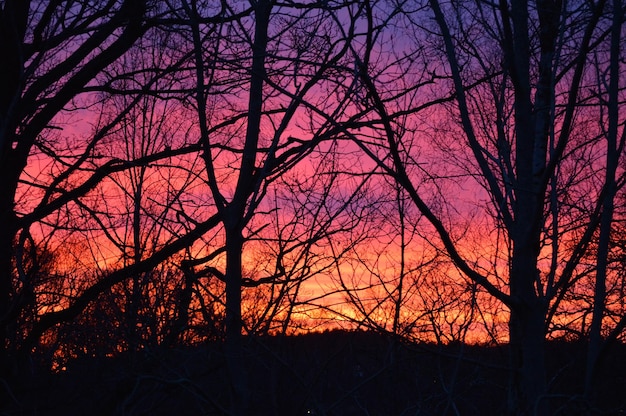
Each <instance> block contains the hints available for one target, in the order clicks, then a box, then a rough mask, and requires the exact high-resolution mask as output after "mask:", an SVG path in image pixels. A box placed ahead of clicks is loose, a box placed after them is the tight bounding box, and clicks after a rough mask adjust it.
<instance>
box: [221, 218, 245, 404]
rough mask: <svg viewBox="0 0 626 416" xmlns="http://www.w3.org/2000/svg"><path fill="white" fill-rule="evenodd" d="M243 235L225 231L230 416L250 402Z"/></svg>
mask: <svg viewBox="0 0 626 416" xmlns="http://www.w3.org/2000/svg"><path fill="white" fill-rule="evenodd" d="M242 252H243V236H242V235H241V231H240V230H238V229H236V230H228V229H227V230H226V275H225V278H226V318H225V324H226V340H225V347H226V362H227V365H228V372H229V376H230V383H231V388H232V394H233V397H232V403H231V414H233V415H242V416H243V415H245V414H247V410H248V405H249V402H250V389H249V386H248V375H247V373H246V369H245V365H244V362H243V360H244V358H245V357H244V348H243V337H242V334H241V331H242V326H243V325H242V318H241V288H242V284H241V281H242V276H241V271H242V266H243V265H242Z"/></svg>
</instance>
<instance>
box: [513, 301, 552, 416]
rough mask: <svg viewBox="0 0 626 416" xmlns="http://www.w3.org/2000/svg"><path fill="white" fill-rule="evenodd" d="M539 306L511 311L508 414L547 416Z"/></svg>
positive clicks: (542, 327) (542, 328) (542, 335)
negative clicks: (510, 381) (510, 382)
mask: <svg viewBox="0 0 626 416" xmlns="http://www.w3.org/2000/svg"><path fill="white" fill-rule="evenodd" d="M543 309H544V308H543V307H542V306H541V305H540V304H537V303H535V304H530V305H522V306H519V307H517V308H515V309H513V310H511V319H510V321H509V337H510V349H511V350H510V360H511V366H512V373H511V376H512V385H511V388H510V391H509V395H510V397H509V413H510V414H511V415H533V416H540V415H548V414H549V408H548V402H547V401H546V400H544V396H545V395H546V392H547V386H546V374H545V345H544V337H545V332H544V328H545V324H544V316H545V315H544V313H543Z"/></svg>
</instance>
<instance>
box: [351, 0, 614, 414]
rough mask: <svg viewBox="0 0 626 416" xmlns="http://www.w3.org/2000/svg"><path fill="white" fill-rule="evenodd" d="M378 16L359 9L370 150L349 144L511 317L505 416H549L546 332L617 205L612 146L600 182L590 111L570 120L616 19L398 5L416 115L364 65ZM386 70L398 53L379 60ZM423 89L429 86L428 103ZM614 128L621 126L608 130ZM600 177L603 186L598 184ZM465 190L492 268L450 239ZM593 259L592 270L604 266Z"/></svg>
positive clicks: (373, 61)
mask: <svg viewBox="0 0 626 416" xmlns="http://www.w3.org/2000/svg"><path fill="white" fill-rule="evenodd" d="M367 4H370V3H367ZM374 4H375V3H371V5H369V6H367V5H366V9H367V10H368V23H367V24H368V32H370V33H372V35H371V36H369V37H368V42H369V43H368V44H366V46H365V47H364V48H363V52H362V53H360V54H359V59H360V64H359V74H360V75H359V76H360V80H361V81H362V83H363V86H364V88H365V91H366V92H365V93H364V95H365V96H366V99H365V104H368V105H369V106H370V108H371V110H372V111H373V112H374V113H376V114H377V115H378V117H379V118H378V120H375V119H373V120H372V122H371V124H370V125H371V126H372V128H373V129H376V131H378V134H379V135H380V141H376V140H373V139H372V138H371V137H372V136H368V137H366V138H364V137H361V136H360V135H358V134H355V142H356V143H357V144H359V146H361V148H362V149H363V151H364V152H366V153H367V154H368V155H369V156H370V157H371V158H372V159H373V160H375V161H376V163H377V164H378V165H379V166H380V167H381V169H383V170H385V171H386V172H387V173H388V174H389V175H390V176H392V177H393V178H394V179H395V180H396V181H397V182H398V183H399V184H400V185H401V186H402V188H403V189H405V190H406V192H407V193H408V195H409V196H410V198H411V200H412V201H413V203H414V204H415V206H416V207H417V208H418V209H419V210H420V212H421V213H422V215H423V216H424V217H425V218H426V219H427V220H428V221H429V222H430V224H431V225H432V226H433V227H434V229H435V230H436V233H437V234H438V238H439V244H440V247H441V249H443V250H445V251H446V252H447V254H448V256H449V257H450V259H451V261H452V262H453V263H454V264H455V265H456V267H458V269H459V270H460V271H461V272H463V273H464V274H465V275H466V276H467V277H468V278H469V279H470V280H472V281H473V282H474V283H475V284H476V285H478V287H480V288H482V290H484V291H486V292H487V293H489V295H490V296H492V297H493V298H495V299H497V300H498V301H499V302H501V303H502V304H503V305H506V307H507V308H508V310H509V322H508V341H509V345H510V351H511V355H510V357H511V362H510V365H511V377H512V378H511V388H510V390H509V391H510V398H509V412H510V413H513V414H549V413H550V410H549V409H550V406H549V396H548V389H547V384H546V379H545V377H546V375H545V371H546V367H545V351H544V343H545V338H546V333H547V328H548V326H549V325H550V323H551V322H552V319H553V318H554V313H555V311H556V310H558V309H559V308H561V307H563V303H562V299H563V297H564V296H565V295H566V294H567V293H568V292H569V291H570V290H571V288H572V286H573V284H574V283H575V282H580V280H581V279H584V278H585V276H588V274H585V273H581V271H582V269H583V268H584V265H581V263H580V261H581V257H582V256H583V255H584V254H585V253H587V252H588V250H589V248H590V241H591V237H592V235H594V234H595V232H596V230H597V229H598V228H597V227H598V225H599V223H600V215H599V213H600V212H602V211H603V212H604V213H605V214H603V215H608V216H609V218H607V219H606V227H608V228H610V223H611V220H610V209H607V208H609V207H607V206H605V208H602V204H603V203H605V202H604V201H606V199H605V198H604V195H606V192H609V193H611V192H614V191H610V189H611V188H614V186H615V185H614V179H612V176H611V175H612V174H611V171H613V172H614V169H615V168H614V166H615V165H614V164H615V163H616V162H615V160H617V159H615V158H616V157H618V156H617V154H618V151H617V150H618V149H617V147H616V145H615V141H613V142H612V144H609V146H608V147H609V148H610V150H609V152H608V154H609V155H610V157H609V160H611V161H612V162H609V163H608V164H607V165H606V166H603V167H600V168H599V170H598V166H600V165H597V164H596V160H595V159H593V158H590V156H591V157H593V156H592V155H594V154H595V153H594V152H596V151H602V152H606V151H607V147H605V146H603V145H602V144H601V142H600V140H598V137H599V136H598V131H589V130H588V129H587V128H586V126H587V125H586V123H588V122H590V121H591V120H593V118H594V117H595V116H596V115H597V114H598V113H597V109H598V107H594V108H593V110H586V111H581V110H580V109H581V108H582V106H583V105H584V103H585V102H586V100H588V99H589V98H590V95H589V94H587V92H586V91H585V86H586V85H587V82H588V81H589V79H590V78H589V74H590V71H591V72H593V71H594V65H596V64H597V61H596V62H594V61H593V60H592V59H590V57H591V56H592V55H593V51H596V50H601V48H602V47H603V46H602V45H605V43H606V40H607V38H608V37H609V33H610V27H611V24H609V23H607V21H610V19H611V16H616V19H617V21H618V22H621V21H622V20H623V15H622V13H620V12H619V10H618V12H617V14H614V13H608V14H605V13H606V11H605V9H604V2H599V3H597V4H587V5H585V6H582V5H581V6H580V7H574V6H572V5H569V4H568V5H565V4H562V3H561V2H538V3H536V4H532V5H531V4H529V3H528V2H524V1H521V2H518V1H512V2H510V3H507V2H500V3H499V4H493V5H487V4H483V3H472V2H469V3H468V2H464V3H459V4H457V3H452V4H445V5H444V4H442V3H440V2H439V1H436V0H433V1H430V2H429V3H428V4H427V5H425V6H427V7H425V8H423V9H420V8H415V9H410V8H409V7H408V5H406V6H405V7H406V9H405V14H404V16H405V17H406V19H407V20H406V21H407V22H408V27H410V28H413V29H414V32H413V33H415V34H417V40H416V41H417V42H419V43H417V44H416V46H415V48H416V50H418V51H421V53H422V54H423V55H419V56H424V59H423V60H422V61H420V60H419V59H413V60H411V62H410V63H409V64H410V65H409V64H407V65H406V66H405V68H406V69H405V70H404V73H406V74H409V73H410V74H415V73H417V74H422V77H421V78H420V79H418V80H417V81H416V85H418V87H419V90H420V91H421V92H423V94H422V97H423V98H422V99H421V102H422V104H421V106H414V107H412V108H411V107H409V106H407V105H406V101H405V99H406V97H407V96H409V95H408V92H407V91H409V90H408V89H404V90H401V91H404V92H400V93H398V92H397V91H398V90H397V89H394V88H391V87H389V86H388V82H389V77H392V76H393V75H392V74H393V72H391V71H388V72H385V71H384V70H381V69H380V66H379V65H377V62H380V59H381V58H380V55H377V54H374V53H372V52H371V51H372V50H374V49H376V48H382V46H381V45H384V43H383V41H382V40H381V39H384V37H385V36H388V35H385V32H384V31H377V30H375V29H377V28H380V27H381V26H382V25H383V22H384V20H381V17H380V14H379V13H378V10H379V9H377V8H376V7H375V6H374ZM433 18H434V24H431V22H433V20H432V19H433ZM568 34H575V36H571V35H568ZM403 46H404V45H403ZM404 47H406V46H404ZM409 48H410V47H409ZM437 52H439V53H441V54H443V56H445V62H446V63H445V65H443V66H440V65H437V64H434V63H431V62H428V60H427V58H426V57H427V56H428V55H427V54H428V53H437ZM394 54H396V55H394ZM387 56H397V51H394V49H393V48H391V47H389V48H388V52H387ZM405 56H406V54H405ZM394 64H395V65H394V66H392V68H393V69H394V70H400V69H401V68H402V64H401V61H398V60H397V61H394ZM600 68H606V66H601V67H600ZM600 72H604V69H601V70H600ZM429 83H431V84H432V83H434V84H436V85H438V86H437V87H435V89H437V88H438V93H439V94H438V95H436V96H435V97H433V95H432V91H433V89H431V88H429V87H428V85H429ZM394 86H395V85H394ZM446 88H451V89H452V90H453V91H454V92H453V96H454V100H455V106H454V107H451V106H450V105H449V104H447V103H448V99H447V98H448V97H446V95H445V94H442V93H443V92H444V90H445V89H446ZM615 88H616V91H617V86H616V87H615ZM418 97H419V95H418ZM613 102H614V104H613V105H614V106H616V105H617V102H616V101H613ZM361 103H363V101H361ZM435 106H439V108H440V109H439V110H438V112H437V113H434V114H433V113H432V112H430V111H429V109H433V108H435ZM418 110H419V111H418ZM613 111H616V110H615V108H614V109H613ZM406 114H411V116H410V117H406ZM420 114H428V115H434V117H436V118H437V119H441V118H443V119H444V120H445V119H446V118H447V123H445V124H444V123H442V126H441V127H440V126H439V125H437V123H432V124H435V125H436V127H435V128H426V127H423V128H419V127H418V128H412V127H411V126H413V125H417V126H419V123H420V122H421V123H422V125H426V124H427V122H426V121H425V120H427V119H426V118H425V117H422V116H420ZM450 117H453V119H452V120H450ZM612 123H615V124H614V126H617V125H618V124H617V123H618V121H617V119H615V120H614V121H612ZM612 129H613V131H616V127H612ZM590 133H591V134H592V135H593V136H589V134H590ZM614 134H615V133H614ZM441 143H445V145H441ZM437 148H439V149H443V150H445V151H446V153H445V154H442V155H441V156H440V159H439V164H438V165H432V169H431V170H430V171H428V170H425V169H423V168H422V167H423V166H424V165H426V164H427V162H426V157H425V156H424V151H423V150H426V151H432V149H437ZM420 150H422V154H420ZM582 155H585V156H584V157H583V159H580V157H581V156H582ZM454 158H457V160H458V162H457V161H456V160H454ZM581 160H582V161H583V162H582V163H580V162H581ZM602 171H605V172H607V174H608V176H607V177H606V180H604V179H598V175H597V173H599V172H602ZM581 175H584V176H581ZM583 177H584V180H582V179H581V178H583ZM429 184H430V186H429ZM459 185H460V186H459ZM462 187H473V188H474V189H476V191H474V195H473V197H474V198H480V199H481V202H484V204H485V205H484V206H482V207H481V209H480V210H481V211H482V213H481V214H480V215H481V217H482V218H481V219H487V218H491V220H489V221H488V222H490V223H491V227H493V230H499V232H498V234H494V236H496V239H495V240H488V239H485V243H486V244H489V246H488V247H490V249H491V250H493V251H492V252H491V253H488V252H487V256H488V257H487V260H488V263H484V262H482V264H481V262H477V261H476V257H475V253H471V252H469V251H467V250H466V245H467V244H468V241H467V240H468V236H469V235H472V234H473V233H471V232H468V231H467V230H468V229H470V230H471V229H472V222H468V223H467V226H468V227H469V228H468V229H465V228H463V227H461V228H459V225H460V224H461V222H459V221H458V220H457V218H458V217H457V215H467V213H468V208H467V205H466V204H467V199H464V198H463V192H462V191H461V192H460V194H457V196H456V197H455V195H454V192H455V191H454V189H457V190H458V189H461V190H462V189H463V188H462ZM590 190H593V192H589V191H590ZM457 192H458V191H457ZM433 195H442V198H436V197H435V198H433ZM570 195H577V196H580V199H579V200H578V201H577V202H576V203H577V204H578V206H582V205H584V206H586V207H589V208H588V209H586V210H580V211H578V210H577V209H575V208H574V209H572V205H571V204H569V202H570V201H569V200H568V198H569V197H570ZM611 199H612V197H609V200H611ZM455 205H456V207H455ZM479 206H480V205H479ZM480 222H481V221H479V223H480ZM474 228H475V227H474ZM608 228H607V229H608ZM603 257H605V253H600V256H599V257H597V258H596V260H597V261H600V263H599V264H600V265H601V262H602V260H601V258H603ZM489 265H491V267H489ZM578 273H580V275H579V274H578ZM602 279H603V277H602V276H601V275H600V276H598V283H599V285H600V286H596V287H597V288H598V289H597V293H599V298H598V302H600V303H602V298H603V295H602V294H601V293H602V291H603V289H602ZM598 307H600V309H601V308H602V307H601V306H600V305H598ZM596 322H597V320H596Z"/></svg>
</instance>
